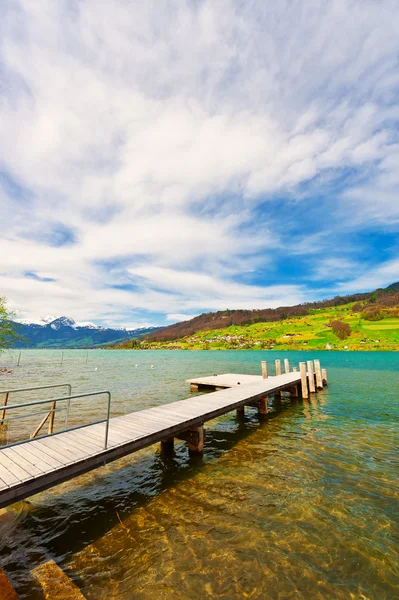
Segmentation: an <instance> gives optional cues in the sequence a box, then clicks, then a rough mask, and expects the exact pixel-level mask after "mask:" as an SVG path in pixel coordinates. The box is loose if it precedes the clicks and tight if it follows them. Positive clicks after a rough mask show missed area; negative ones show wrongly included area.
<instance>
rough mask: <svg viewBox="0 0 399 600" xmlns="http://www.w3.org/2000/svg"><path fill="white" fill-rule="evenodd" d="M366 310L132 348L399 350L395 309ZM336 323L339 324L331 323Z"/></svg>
mask: <svg viewBox="0 0 399 600" xmlns="http://www.w3.org/2000/svg"><path fill="white" fill-rule="evenodd" d="M369 306H370V305H368V307H366V305H365V304H363V305H362V304H359V303H354V302H352V303H348V304H345V305H343V306H336V307H329V308H320V309H313V310H309V314H308V315H306V316H296V317H289V318H287V319H282V320H280V321H277V322H276V321H274V322H262V323H252V324H250V325H230V326H229V327H226V328H221V329H212V330H207V331H197V332H196V333H194V334H192V335H188V336H185V337H183V338H181V339H177V340H171V341H151V340H143V341H141V342H139V341H137V342H135V343H134V346H135V347H140V348H152V349H157V348H163V349H168V348H169V349H177V348H179V349H188V350H197V349H209V350H213V349H214V350H221V349H254V350H255V349H272V348H273V349H276V350H303V349H307V348H309V349H312V350H325V349H329V348H330V347H331V349H334V350H344V349H345V350H346V349H349V350H398V349H399V311H398V310H397V308H394V309H392V308H389V309H388V308H381V309H377V307H376V308H375V309H373V310H370V308H369ZM337 321H338V325H337V323H335V324H334V325H332V323H334V322H337ZM339 323H341V324H342V323H343V324H344V326H342V325H341V326H340V325H339ZM348 326H349V327H348ZM334 330H335V331H336V332H337V333H335V332H334ZM345 330H347V331H345ZM347 334H349V335H347ZM346 335H347V337H346ZM119 347H122V348H129V347H132V345H131V343H130V342H125V343H123V344H121V345H120V346H119Z"/></svg>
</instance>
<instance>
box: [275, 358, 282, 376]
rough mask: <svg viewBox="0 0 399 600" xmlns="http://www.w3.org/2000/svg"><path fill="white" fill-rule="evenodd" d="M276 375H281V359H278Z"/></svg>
mask: <svg viewBox="0 0 399 600" xmlns="http://www.w3.org/2000/svg"><path fill="white" fill-rule="evenodd" d="M275 363H276V375H281V360H278V359H277V360H276V361H275Z"/></svg>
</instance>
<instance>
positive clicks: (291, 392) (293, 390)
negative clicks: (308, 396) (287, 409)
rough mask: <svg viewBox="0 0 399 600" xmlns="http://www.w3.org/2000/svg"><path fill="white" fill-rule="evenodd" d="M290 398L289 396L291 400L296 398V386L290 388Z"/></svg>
mask: <svg viewBox="0 0 399 600" xmlns="http://www.w3.org/2000/svg"><path fill="white" fill-rule="evenodd" d="M290 396H291V398H298V386H297V385H293V386H292V388H291V389H290Z"/></svg>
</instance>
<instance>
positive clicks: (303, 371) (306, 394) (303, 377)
mask: <svg viewBox="0 0 399 600" xmlns="http://www.w3.org/2000/svg"><path fill="white" fill-rule="evenodd" d="M299 369H300V372H301V391H302V398H309V391H308V381H307V380H308V378H307V374H306V363H305V362H301V363H299Z"/></svg>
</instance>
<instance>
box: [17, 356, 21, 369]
mask: <svg viewBox="0 0 399 600" xmlns="http://www.w3.org/2000/svg"><path fill="white" fill-rule="evenodd" d="M20 362H21V352H20V353H19V356H18V362H17V367H19V363H20Z"/></svg>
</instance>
